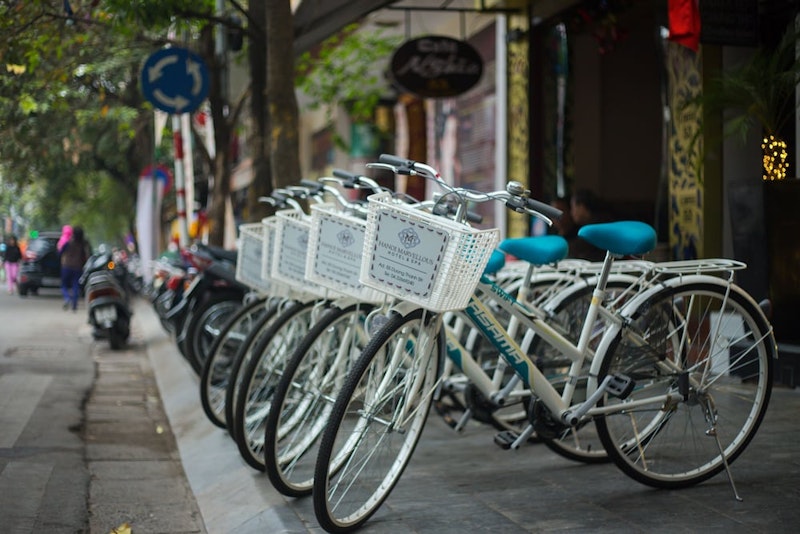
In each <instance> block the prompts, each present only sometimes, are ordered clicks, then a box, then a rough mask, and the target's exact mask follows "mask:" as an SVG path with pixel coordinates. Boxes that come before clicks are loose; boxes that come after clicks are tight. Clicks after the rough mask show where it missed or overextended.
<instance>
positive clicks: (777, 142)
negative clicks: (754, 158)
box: [761, 135, 789, 181]
mask: <svg viewBox="0 0 800 534" xmlns="http://www.w3.org/2000/svg"><path fill="white" fill-rule="evenodd" d="M761 151H762V153H763V154H764V181H774V180H783V179H785V178H786V171H787V170H789V163H788V162H787V161H786V157H787V156H788V153H787V152H786V142H785V141H783V140H782V139H778V138H777V137H775V136H774V135H770V136H769V137H765V138H764V140H763V141H762V142H761Z"/></svg>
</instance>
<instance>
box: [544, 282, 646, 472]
mask: <svg viewBox="0 0 800 534" xmlns="http://www.w3.org/2000/svg"><path fill="white" fill-rule="evenodd" d="M635 280H636V279H635V278H631V277H625V276H623V277H614V276H613V275H612V278H611V279H609V280H608V283H607V285H606V299H605V302H604V306H606V307H608V308H618V307H620V306H621V305H622V304H624V302H625V301H626V298H628V297H630V296H633V295H635V294H636V290H635V288H636V286H635V283H634V282H635ZM594 285H595V283H594V281H593V280H590V281H589V282H588V283H579V284H575V285H574V286H572V287H570V288H568V289H567V290H566V291H565V292H564V293H563V294H561V295H559V296H558V297H557V298H556V299H554V300H553V301H552V302H551V303H549V304H548V305H547V306H546V309H547V310H548V313H549V315H550V317H551V318H550V321H549V324H550V325H551V326H553V327H555V328H558V329H560V330H561V332H563V334H564V335H565V336H566V337H567V338H568V339H570V340H571V341H572V342H573V343H575V344H577V343H578V340H579V338H580V335H581V329H582V328H583V323H584V321H585V320H586V314H587V311H588V309H589V304H590V302H591V299H592V293H593V291H594ZM606 326H607V325H606V324H605V321H604V320H603V319H602V318H601V317H598V318H597V320H596V322H595V324H594V325H593V327H592V337H591V338H590V341H589V347H590V348H591V349H592V350H594V349H596V348H597V344H598V343H599V342H600V339H601V338H602V336H603V333H604V332H605V329H606ZM530 352H531V353H532V354H535V355H536V363H537V366H538V367H539V369H540V370H541V371H542V372H543V373H544V374H545V376H547V378H548V380H549V381H550V383H551V384H553V386H555V387H556V389H558V390H559V391H562V390H563V387H564V384H565V383H566V382H567V380H569V367H570V364H571V363H572V362H571V361H570V360H569V359H567V358H566V357H564V356H563V355H562V354H561V353H560V352H559V351H558V350H557V349H556V348H555V347H553V346H551V345H549V344H547V343H545V342H543V341H542V340H541V338H538V337H537V338H536V340H535V343H534V347H533V349H532V350H531V351H530ZM590 364H591V361H586V362H584V368H583V371H582V373H581V376H580V377H579V379H578V381H577V382H576V385H575V392H574V393H573V396H572V398H571V399H570V401H571V403H573V404H575V403H577V402H581V401H583V400H586V383H587V380H588V377H589V365H590ZM555 432H556V434H557V435H555V436H549V437H546V438H545V437H543V438H542V441H543V442H544V444H545V445H546V446H547V448H549V449H550V450H552V451H553V452H555V453H557V454H559V455H560V456H563V457H564V458H568V459H570V460H574V461H577V462H583V463H589V464H592V463H605V462H608V461H609V460H610V459H609V457H608V454H606V451H605V450H604V449H603V444H602V443H601V442H600V437H599V435H598V434H597V429H596V428H595V425H594V423H593V422H592V420H591V418H588V417H587V418H584V420H583V421H581V422H580V423H579V424H578V425H576V426H574V427H569V426H568V427H565V428H563V429H561V430H556V431H555Z"/></svg>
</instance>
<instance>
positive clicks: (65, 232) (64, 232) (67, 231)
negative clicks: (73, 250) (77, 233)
mask: <svg viewBox="0 0 800 534" xmlns="http://www.w3.org/2000/svg"><path fill="white" fill-rule="evenodd" d="M70 237H72V226H70V225H68V224H65V225H64V226H62V227H61V237H59V238H58V245H56V248H57V249H58V252H59V253H61V249H62V248H64V245H66V244H67V241H69V238H70Z"/></svg>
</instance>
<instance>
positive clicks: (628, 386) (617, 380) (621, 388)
mask: <svg viewBox="0 0 800 534" xmlns="http://www.w3.org/2000/svg"><path fill="white" fill-rule="evenodd" d="M635 386H636V381H635V380H634V379H633V378H631V377H629V376H626V375H623V374H615V375H611V380H609V381H608V383H607V384H606V392H607V393H610V394H611V395H614V396H615V397H617V398H619V399H625V398H627V396H628V395H630V394H631V392H632V391H633V388H634V387H635Z"/></svg>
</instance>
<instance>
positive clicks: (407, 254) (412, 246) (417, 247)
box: [368, 209, 448, 297]
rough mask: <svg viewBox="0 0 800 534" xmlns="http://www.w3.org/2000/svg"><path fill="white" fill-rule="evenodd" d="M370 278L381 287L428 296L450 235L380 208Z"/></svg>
mask: <svg viewBox="0 0 800 534" xmlns="http://www.w3.org/2000/svg"><path fill="white" fill-rule="evenodd" d="M376 233H377V239H376V240H375V242H374V246H373V250H371V251H368V253H371V255H372V258H371V262H370V267H369V272H368V276H369V278H370V279H372V280H376V281H378V282H380V283H381V284H385V285H388V286H392V287H395V288H398V289H401V290H402V291H405V292H407V293H412V294H414V295H418V296H420V297H427V296H428V295H430V293H431V291H432V289H433V283H434V280H435V279H436V273H437V272H438V270H439V265H440V264H441V259H442V254H443V252H444V250H445V247H446V246H447V240H448V234H447V232H446V231H445V230H442V229H441V228H435V227H433V226H431V225H428V224H426V223H425V222H422V221H418V220H413V221H412V220H410V219H408V218H405V217H403V216H402V215H400V214H398V213H397V212H393V211H388V210H384V209H381V210H379V211H378V213H377V220H376Z"/></svg>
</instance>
